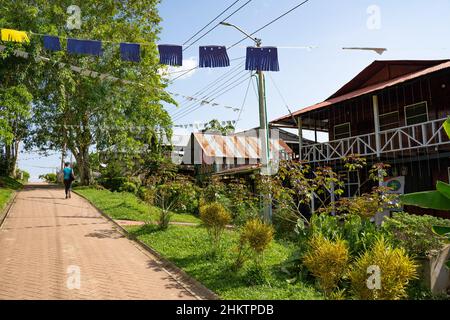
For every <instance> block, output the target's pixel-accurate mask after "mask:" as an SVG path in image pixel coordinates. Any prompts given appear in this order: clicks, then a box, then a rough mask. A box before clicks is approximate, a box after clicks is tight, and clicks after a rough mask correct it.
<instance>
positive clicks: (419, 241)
mask: <svg viewBox="0 0 450 320" xmlns="http://www.w3.org/2000/svg"><path fill="white" fill-rule="evenodd" d="M435 225H441V226H449V227H450V221H449V220H444V219H440V218H436V217H432V216H416V215H410V214H408V213H404V212H402V213H396V214H394V215H393V217H392V218H386V219H385V221H384V223H383V225H382V230H383V231H384V233H385V235H386V237H388V238H389V240H390V242H391V243H393V244H394V245H395V246H400V247H403V248H405V249H406V251H407V252H408V254H409V255H413V256H419V257H425V256H427V255H429V254H431V253H433V251H436V250H440V249H442V247H443V246H444V245H445V244H446V241H445V239H443V238H442V237H439V236H438V235H436V234H435V233H434V232H433V226H435Z"/></svg>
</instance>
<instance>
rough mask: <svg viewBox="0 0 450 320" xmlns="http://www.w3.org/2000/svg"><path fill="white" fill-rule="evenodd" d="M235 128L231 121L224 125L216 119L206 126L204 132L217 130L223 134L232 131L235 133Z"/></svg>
mask: <svg viewBox="0 0 450 320" xmlns="http://www.w3.org/2000/svg"><path fill="white" fill-rule="evenodd" d="M234 130H235V128H234V126H233V125H232V124H230V123H228V124H226V125H225V126H222V124H221V123H220V121H219V120H217V119H214V120H211V121H210V122H209V123H208V124H207V125H206V126H205V129H204V130H203V132H204V133H205V132H217V133H220V134H221V135H224V136H226V135H228V134H230V133H233V132H234Z"/></svg>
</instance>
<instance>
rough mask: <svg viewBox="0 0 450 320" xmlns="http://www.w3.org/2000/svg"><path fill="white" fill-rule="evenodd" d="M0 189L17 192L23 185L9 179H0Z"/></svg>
mask: <svg viewBox="0 0 450 320" xmlns="http://www.w3.org/2000/svg"><path fill="white" fill-rule="evenodd" d="M0 188H5V189H11V190H19V189H22V188H23V184H22V183H21V182H19V181H17V180H16V179H13V178H11V177H0Z"/></svg>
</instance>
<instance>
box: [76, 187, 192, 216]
mask: <svg viewBox="0 0 450 320" xmlns="http://www.w3.org/2000/svg"><path fill="white" fill-rule="evenodd" d="M75 191H76V192H77V193H79V194H81V195H82V196H84V197H86V198H87V199H89V201H91V202H92V203H93V204H94V205H95V206H96V207H97V208H98V209H100V210H101V211H103V212H104V213H106V214H107V215H108V216H110V217H111V218H113V219H118V220H131V221H157V219H158V215H159V209H158V208H156V207H151V206H149V205H147V204H146V203H144V202H143V201H141V200H140V199H139V198H138V197H136V196H135V195H134V194H131V193H123V192H111V191H109V190H97V189H84V188H80V189H77V188H75ZM172 221H173V222H190V223H200V220H199V219H198V218H197V217H195V216H193V215H190V214H178V213H175V214H174V215H173V217H172Z"/></svg>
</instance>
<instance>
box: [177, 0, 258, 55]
mask: <svg viewBox="0 0 450 320" xmlns="http://www.w3.org/2000/svg"><path fill="white" fill-rule="evenodd" d="M252 1H253V0H248V1H247V2H246V3H244V4H243V5H241V6H240V7H239V8H237V9H236V10H235V11H233V12H232V13H231V14H229V15H228V16H226V17H225V18H224V19H223V21H225V20H227V19H229V18H231V17H232V16H234V15H235V14H236V13H238V12H239V11H241V10H242V9H243V8H245V7H246V6H247V5H248V4H249V3H250V2H252ZM218 26H220V23H218V24H216V25H215V26H214V27H212V28H211V29H209V30H208V31H207V32H205V33H204V34H203V35H202V36H200V37H199V38H197V39H196V40H194V42H192V43H190V44H189V45H188V46H186V47H185V48H183V51H186V50H188V49H189V48H190V47H192V46H193V45H194V44H196V43H197V42H199V41H200V40H201V39H203V38H204V37H206V36H207V35H208V34H209V33H211V32H212V31H214V30H215V29H216V28H217V27H218Z"/></svg>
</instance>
